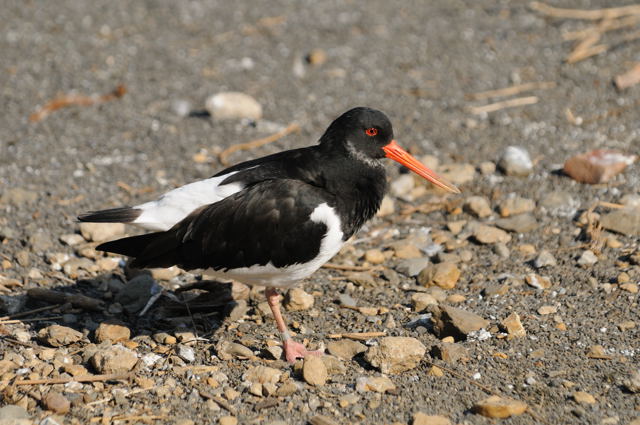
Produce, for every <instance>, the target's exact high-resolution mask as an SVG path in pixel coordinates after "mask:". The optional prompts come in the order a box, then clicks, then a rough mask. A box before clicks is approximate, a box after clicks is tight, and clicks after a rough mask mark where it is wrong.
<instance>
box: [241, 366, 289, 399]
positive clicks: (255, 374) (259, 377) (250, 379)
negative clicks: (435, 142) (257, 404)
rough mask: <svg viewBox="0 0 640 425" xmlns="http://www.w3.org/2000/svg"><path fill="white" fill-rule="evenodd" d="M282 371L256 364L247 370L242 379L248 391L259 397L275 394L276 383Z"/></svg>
mask: <svg viewBox="0 0 640 425" xmlns="http://www.w3.org/2000/svg"><path fill="white" fill-rule="evenodd" d="M280 376H282V372H281V371H279V370H278V369H274V368H272V367H268V366H256V367H253V368H251V369H249V370H247V371H246V372H245V373H244V375H242V379H243V380H244V384H245V385H246V386H248V387H249V392H250V393H251V394H253V395H257V396H259V397H261V396H263V395H271V394H275V393H276V391H277V390H278V389H277V387H276V384H277V383H278V382H279V381H280Z"/></svg>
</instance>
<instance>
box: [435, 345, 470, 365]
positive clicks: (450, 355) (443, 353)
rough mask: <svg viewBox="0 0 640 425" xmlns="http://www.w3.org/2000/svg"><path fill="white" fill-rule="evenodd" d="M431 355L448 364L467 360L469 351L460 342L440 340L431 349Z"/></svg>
mask: <svg viewBox="0 0 640 425" xmlns="http://www.w3.org/2000/svg"><path fill="white" fill-rule="evenodd" d="M431 355H432V356H434V357H437V358H439V359H441V360H444V361H445V362H447V363H449V364H457V363H460V362H467V361H469V359H470V357H469V352H468V351H467V349H466V348H465V347H463V346H462V345H460V344H456V343H451V342H440V343H439V344H438V345H434V346H433V348H432V349H431Z"/></svg>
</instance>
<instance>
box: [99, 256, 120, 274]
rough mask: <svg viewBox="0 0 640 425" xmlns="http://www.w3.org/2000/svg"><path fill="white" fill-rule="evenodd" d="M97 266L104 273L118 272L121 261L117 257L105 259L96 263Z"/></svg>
mask: <svg viewBox="0 0 640 425" xmlns="http://www.w3.org/2000/svg"><path fill="white" fill-rule="evenodd" d="M96 265H97V266H98V268H99V269H100V270H101V271H103V272H110V271H113V270H116V269H117V268H118V266H120V259H119V258H116V257H104V258H100V259H99V260H98V261H96Z"/></svg>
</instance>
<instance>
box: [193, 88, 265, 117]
mask: <svg viewBox="0 0 640 425" xmlns="http://www.w3.org/2000/svg"><path fill="white" fill-rule="evenodd" d="M205 108H206V110H207V111H208V112H209V114H211V117H212V118H213V119H215V120H239V119H242V118H246V119H250V120H253V121H258V120H259V119H260V118H262V106H261V105H260V103H258V101H257V100H255V99H254V98H253V97H251V96H249V95H248V94H245V93H241V92H221V93H217V94H214V95H212V96H210V97H209V98H207V100H206V101H205Z"/></svg>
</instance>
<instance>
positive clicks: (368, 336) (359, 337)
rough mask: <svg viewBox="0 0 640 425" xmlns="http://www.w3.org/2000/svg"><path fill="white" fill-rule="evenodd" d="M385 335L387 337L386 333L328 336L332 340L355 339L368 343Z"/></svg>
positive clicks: (354, 333)
mask: <svg viewBox="0 0 640 425" xmlns="http://www.w3.org/2000/svg"><path fill="white" fill-rule="evenodd" d="M385 335H387V333H386V332H353V333H344V334H331V335H327V338H331V339H340V338H347V339H355V340H358V341H366V340H368V339H371V338H378V337H381V336H385Z"/></svg>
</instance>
